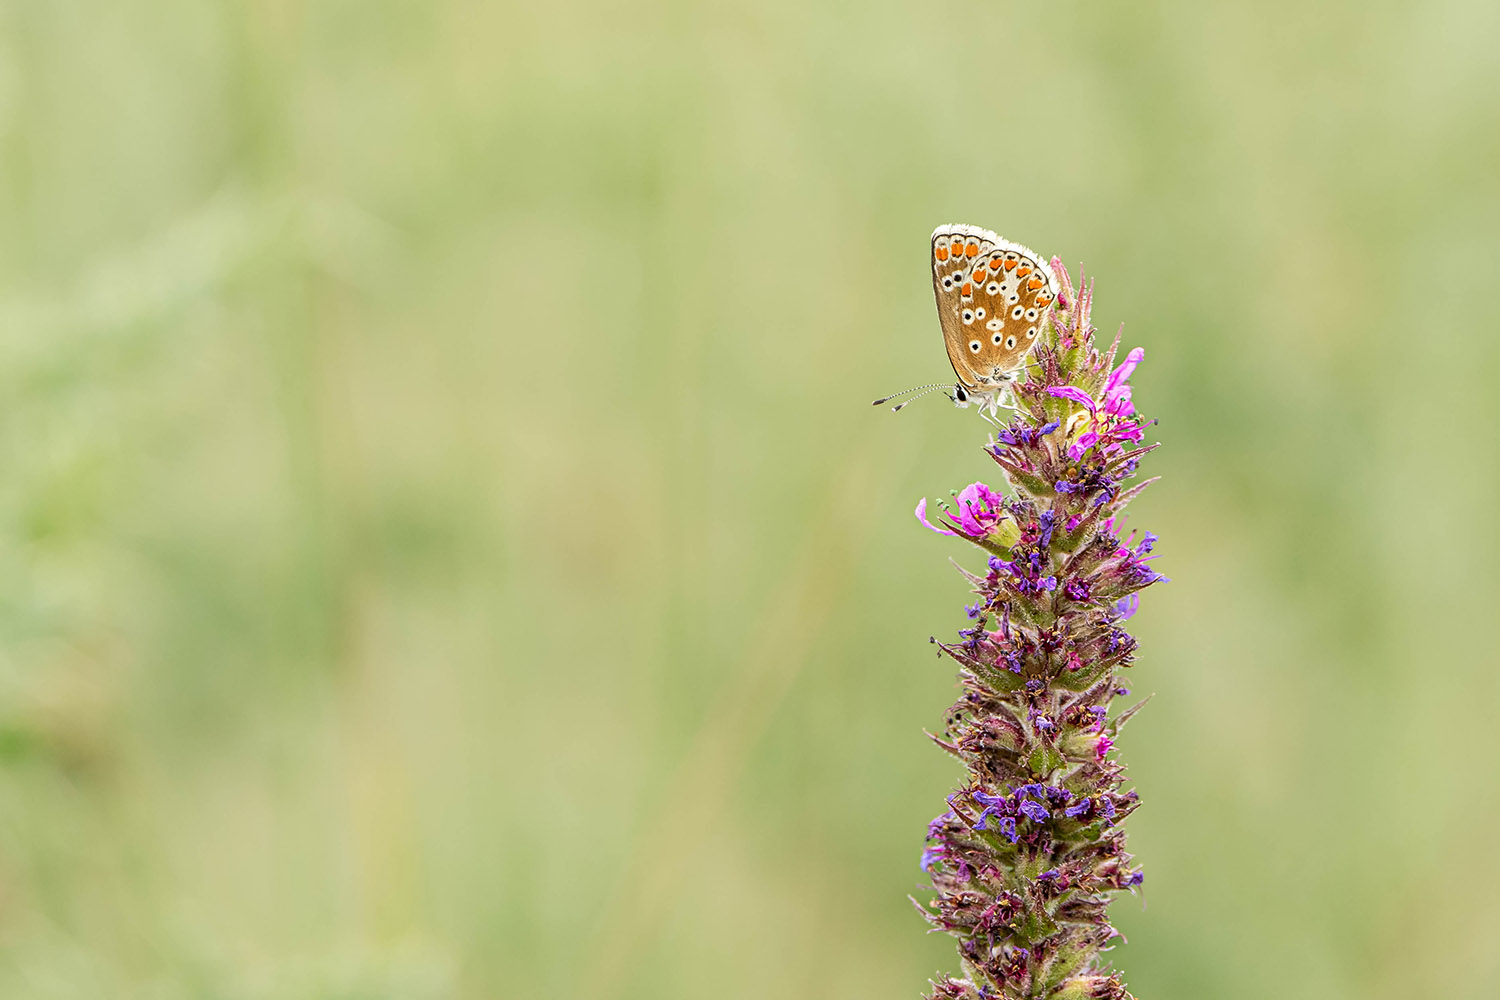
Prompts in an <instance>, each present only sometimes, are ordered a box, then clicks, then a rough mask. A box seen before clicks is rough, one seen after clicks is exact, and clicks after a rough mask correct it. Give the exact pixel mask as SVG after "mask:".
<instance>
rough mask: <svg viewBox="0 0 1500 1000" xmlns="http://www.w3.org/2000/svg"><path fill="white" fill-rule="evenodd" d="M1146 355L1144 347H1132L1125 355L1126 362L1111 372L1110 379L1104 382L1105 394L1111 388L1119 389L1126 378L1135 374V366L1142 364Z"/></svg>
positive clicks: (1107, 393)
mask: <svg viewBox="0 0 1500 1000" xmlns="http://www.w3.org/2000/svg"><path fill="white" fill-rule="evenodd" d="M1145 356H1146V349H1145V348H1144V347H1136V348H1132V349H1131V351H1130V353H1129V354H1127V355H1125V363H1124V364H1122V365H1120V367H1118V368H1116V369H1115V370H1114V371H1112V372H1110V373H1109V381H1108V382H1106V383H1104V394H1105V395H1106V396H1107V395H1109V393H1110V391H1111V390H1114V389H1118V388H1119V387H1120V386H1121V385H1123V384H1124V382H1125V380H1126V379H1128V378H1130V376H1131V375H1133V374H1135V366H1136V365H1138V364H1140V363H1141V359H1142V358H1144V357H1145Z"/></svg>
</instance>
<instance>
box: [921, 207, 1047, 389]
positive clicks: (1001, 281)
mask: <svg viewBox="0 0 1500 1000" xmlns="http://www.w3.org/2000/svg"><path fill="white" fill-rule="evenodd" d="M932 290H933V294H934V295H935V296H936V298H937V308H938V319H939V322H941V324H942V327H943V342H944V345H945V346H946V347H947V348H948V360H949V361H951V362H952V363H953V371H954V372H955V373H956V374H957V375H958V378H959V381H960V382H962V383H963V384H964V385H965V386H966V387H967V388H969V389H976V388H982V387H983V386H985V385H988V384H999V382H1000V381H1002V376H1003V375H1004V373H1006V372H1010V371H1014V370H1015V369H1017V368H1019V367H1021V365H1022V362H1023V360H1024V359H1025V357H1026V354H1027V352H1028V351H1030V350H1031V348H1032V347H1033V346H1034V345H1035V344H1036V341H1037V338H1038V337H1039V336H1040V335H1041V330H1042V323H1043V321H1044V319H1045V317H1046V314H1047V309H1048V308H1049V307H1050V306H1051V305H1052V302H1053V301H1054V300H1055V299H1056V298H1057V282H1056V279H1055V278H1053V276H1052V271H1051V269H1050V268H1048V267H1047V265H1046V264H1044V263H1043V262H1042V260H1041V258H1040V257H1039V256H1038V255H1037V254H1036V253H1035V252H1034V251H1032V250H1028V249H1027V248H1026V247H1023V246H1020V245H1019V244H1015V243H1010V242H1008V241H1007V240H1004V239H1002V238H1001V237H999V236H997V235H995V234H994V233H992V232H990V231H989V230H987V229H980V228H979V227H977V226H961V225H952V226H940V227H939V228H938V229H937V231H936V232H934V233H933V234H932Z"/></svg>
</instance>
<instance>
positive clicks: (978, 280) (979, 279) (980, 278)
mask: <svg viewBox="0 0 1500 1000" xmlns="http://www.w3.org/2000/svg"><path fill="white" fill-rule="evenodd" d="M989 276H990V273H989V272H988V271H986V270H985V269H984V265H983V264H980V265H979V266H978V267H977V268H975V269H974V284H976V285H982V284H984V279H985V278H988V277H989Z"/></svg>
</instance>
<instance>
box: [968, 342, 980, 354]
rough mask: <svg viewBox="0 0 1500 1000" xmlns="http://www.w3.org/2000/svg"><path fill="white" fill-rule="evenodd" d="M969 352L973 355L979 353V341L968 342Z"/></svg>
mask: <svg viewBox="0 0 1500 1000" xmlns="http://www.w3.org/2000/svg"><path fill="white" fill-rule="evenodd" d="M969 350H971V351H973V352H974V353H975V354H978V353H979V341H977V340H971V341H969Z"/></svg>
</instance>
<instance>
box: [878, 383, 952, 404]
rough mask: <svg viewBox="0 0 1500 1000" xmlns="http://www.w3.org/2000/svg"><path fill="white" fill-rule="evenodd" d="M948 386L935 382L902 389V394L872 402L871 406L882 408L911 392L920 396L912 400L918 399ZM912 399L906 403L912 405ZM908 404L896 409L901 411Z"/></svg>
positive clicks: (892, 394) (894, 393)
mask: <svg viewBox="0 0 1500 1000" xmlns="http://www.w3.org/2000/svg"><path fill="white" fill-rule="evenodd" d="M947 385H948V383H947V382H933V383H930V384H928V385H914V386H912V387H911V388H910V389H902V390H901V391H900V392H893V393H891V394H890V395H889V396H886V397H885V398H884V399H877V400H875V401H874V402H872V403H871V404H870V405H871V406H880V405H882V404H884V403H889V402H890V401H891V400H893V399H895V398H896V397H897V396H905V395H906V394H907V393H909V392H915V393H917V394H918V396H913V397H912V398H911V399H917V398H918V397H919V396H925V395H927V394H928V393H929V392H931V391H932V390H934V389H943V388H946V387H947ZM911 399H908V400H907V401H906V403H910V402H911ZM906 403H902V404H901V405H900V406H896V407H894V409H897V410H899V409H901V407H902V406H905V405H906Z"/></svg>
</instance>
